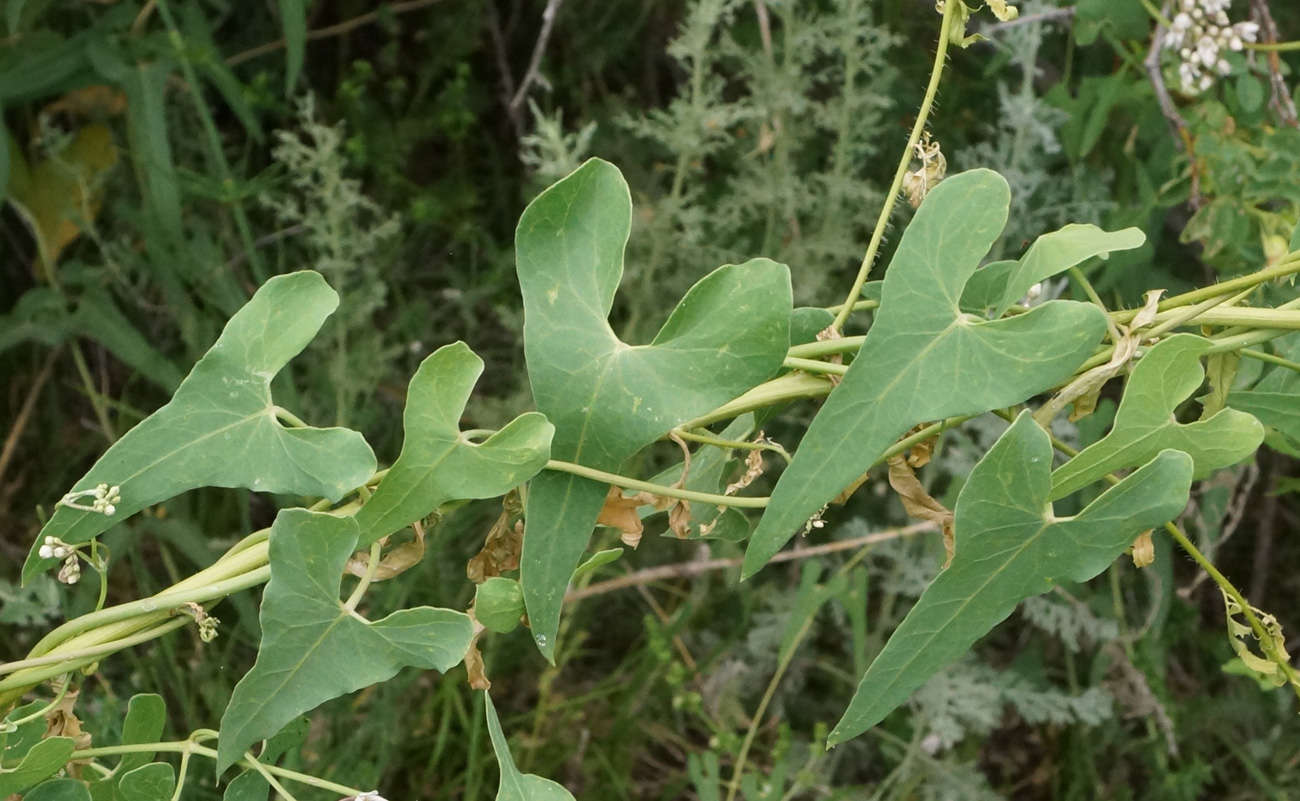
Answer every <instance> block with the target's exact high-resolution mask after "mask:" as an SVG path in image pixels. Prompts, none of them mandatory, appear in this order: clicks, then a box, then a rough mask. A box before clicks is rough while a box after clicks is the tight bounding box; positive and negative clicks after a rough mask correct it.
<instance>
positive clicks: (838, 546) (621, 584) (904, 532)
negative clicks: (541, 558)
mask: <svg viewBox="0 0 1300 801" xmlns="http://www.w3.org/2000/svg"><path fill="white" fill-rule="evenodd" d="M938 529H939V527H938V526H936V525H935V524H934V523H929V522H926V523H914V524H912V525H910V526H902V527H901V528H891V529H886V530H885V531H877V532H875V533H874V534H866V535H864V536H861V537H854V538H853V539H851V540H839V541H836V542H828V543H826V544H824V545H813V546H811V547H808V548H803V549H802V550H798V551H783V552H782V553H779V554H777V555H776V556H774V557H772V560H771V561H772V562H789V561H791V560H794V559H807V558H808V557H812V556H825V555H826V554H830V553H838V552H840V551H851V550H853V549H854V548H861V547H863V546H866V545H875V544H876V543H878V542H886V541H888V540H894V539H898V538H899V537H908V536H911V535H913V534H923V533H925V532H928V531H938ZM743 562H744V559H743V558H742V557H735V558H732V559H705V560H701V561H698V562H679V563H677V564H672V565H663V566H660V567H651V568H647V569H645V570H638V571H636V572H635V573H629V574H627V575H626V576H619V577H618V578H614V579H608V580H606V581H598V582H596V583H595V584H590V585H588V586H586V587H582V588H581V589H574V590H570V591H569V593H568V594H566V595H565V596H564V602H565V603H570V602H573V601H580V600H582V599H583V598H590V597H592V596H594V595H604V594H605V593H607V592H614V591H615V590H623V589H627V588H628V587H639V586H641V585H643V584H652V583H654V582H656V581H667V580H668V579H675V578H690V577H693V576H699V575H703V574H705V573H711V572H713V571H714V570H726V569H727V568H731V567H740V565H741V563H743Z"/></svg>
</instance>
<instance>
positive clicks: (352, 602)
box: [343, 540, 384, 612]
mask: <svg viewBox="0 0 1300 801" xmlns="http://www.w3.org/2000/svg"><path fill="white" fill-rule="evenodd" d="M383 549H384V545H383V542H382V541H380V540H376V541H374V542H372V543H370V560H369V561H367V562H366V572H365V573H364V574H362V576H361V580H360V581H358V582H357V586H356V588H355V589H353V590H352V594H351V595H349V596H348V600H347V602H346V603H344V604H343V608H344V609H347V610H348V612H355V611H357V604H359V603H361V599H362V598H363V597H365V594H366V590H368V589H370V582H372V581H374V580H375V574H376V573H378V572H379V557H380V554H381V553H382V552H383Z"/></svg>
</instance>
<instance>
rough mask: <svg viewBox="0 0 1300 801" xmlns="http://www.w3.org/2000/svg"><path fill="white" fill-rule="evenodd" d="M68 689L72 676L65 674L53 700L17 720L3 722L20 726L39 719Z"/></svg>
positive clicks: (65, 694)
mask: <svg viewBox="0 0 1300 801" xmlns="http://www.w3.org/2000/svg"><path fill="white" fill-rule="evenodd" d="M70 689H72V676H67V677H66V678H65V680H64V681H63V684H62V685H61V686H60V687H59V691H58V692H57V693H55V695H54V700H53V701H50V702H49V703H48V704H46V705H45V706H43V707H41V708H40V709H38V710H36V711H35V712H33V713H31V714H30V715H24V716H23V717H21V718H18V719H17V720H7V721H5V723H6V724H7V725H8V726H15V727H16V726H21V725H23V724H24V723H31V722H32V721H33V720H40V719H41V718H43V717H45V713H46V712H49V711H50V710H51V709H53V708H54V707H56V706H58V705H59V702H60V701H62V700H63V699H64V697H65V696H67V694H68V690H70Z"/></svg>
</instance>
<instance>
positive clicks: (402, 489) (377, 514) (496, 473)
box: [356, 342, 555, 548]
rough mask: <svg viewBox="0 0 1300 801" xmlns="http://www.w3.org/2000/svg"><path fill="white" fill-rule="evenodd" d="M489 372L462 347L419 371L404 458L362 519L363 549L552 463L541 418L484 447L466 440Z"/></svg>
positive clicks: (516, 425)
mask: <svg viewBox="0 0 1300 801" xmlns="http://www.w3.org/2000/svg"><path fill="white" fill-rule="evenodd" d="M482 374H483V360H482V359H480V358H479V357H478V356H476V355H474V352H473V351H471V350H470V349H469V346H468V345H466V344H465V343H463V342H456V343H453V344H451V345H447V346H445V347H442V348H439V349H438V350H437V351H436V352H434V353H433V354H431V355H430V356H429V358H427V359H425V360H424V363H422V364H421V365H420V369H419V370H417V371H416V372H415V376H414V377H413V378H412V379H411V386H410V388H409V389H408V390H407V396H406V412H405V413H404V414H403V417H402V421H403V423H404V424H405V427H406V441H405V442H404V443H403V444H402V453H401V455H400V456H399V457H398V458H397V462H396V463H394V464H393V466H392V468H390V469H389V471H388V475H386V476H385V477H384V480H383V481H382V482H380V484H379V489H377V490H375V494H374V495H373V496H372V497H371V498H370V500H369V501H367V502H366V505H365V506H364V507H362V509H361V511H359V512H357V515H356V520H357V525H358V526H359V527H360V528H361V542H360V545H361V547H363V548H364V547H366V546H368V545H369V544H370V543H372V542H374V541H375V540H377V539H379V538H380V537H386V536H388V535H389V534H392V533H393V532H394V531H398V530H399V529H402V528H404V527H405V526H408V525H410V524H411V523H412V522H414V521H416V520H419V519H421V518H423V517H425V516H426V515H428V514H429V513H430V512H432V511H433V510H435V509H437V508H438V507H439V506H441V505H442V504H444V503H446V502H447V501H450V500H467V499H471V498H494V497H496V496H498V495H504V494H505V493H507V492H509V491H510V490H511V489H513V488H514V487H517V486H519V485H520V484H522V483H523V482H525V481H527V480H528V479H530V478H532V477H533V476H534V475H536V474H537V471H538V470H541V469H542V467H544V466H545V465H546V460H547V459H549V458H550V446H551V436H552V434H554V432H555V429H554V427H553V426H551V424H550V423H548V422H547V421H546V418H545V417H543V416H542V415H540V414H538V413H536V412H531V413H529V414H525V415H523V416H521V417H518V418H516V419H514V420H512V421H511V422H510V424H509V425H507V426H506V427H505V428H503V429H501V430H500V431H498V432H497V433H495V434H493V435H492V436H491V437H490V438H489V439H488V440H487V441H486V442H483V443H482V444H477V443H473V442H470V441H468V440H466V439H465V438H464V437H462V436H461V433H460V417H461V415H462V414H463V413H464V411H465V404H466V402H467V401H469V396H470V393H471V392H473V391H474V384H475V382H476V381H478V377H479V376H480V375H482Z"/></svg>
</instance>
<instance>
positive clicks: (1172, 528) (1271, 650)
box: [1165, 522, 1300, 697]
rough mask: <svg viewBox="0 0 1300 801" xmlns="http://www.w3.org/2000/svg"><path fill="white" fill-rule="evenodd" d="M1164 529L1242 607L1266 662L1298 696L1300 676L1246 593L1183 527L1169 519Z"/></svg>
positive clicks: (1243, 614) (1242, 612)
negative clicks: (1198, 546) (1204, 552)
mask: <svg viewBox="0 0 1300 801" xmlns="http://www.w3.org/2000/svg"><path fill="white" fill-rule="evenodd" d="M1165 531H1168V532H1169V536H1171V537H1173V538H1174V541H1175V542H1177V543H1178V544H1179V545H1181V546H1182V548H1183V550H1184V551H1187V554H1188V556H1190V557H1192V559H1193V560H1194V561H1195V562H1196V564H1198V565H1200V566H1201V569H1202V570H1204V571H1205V572H1206V573H1207V574H1208V575H1209V577H1210V578H1211V579H1212V580H1213V581H1214V583H1215V584H1218V585H1219V589H1221V590H1223V592H1224V593H1225V594H1226V595H1228V596H1229V597H1230V598H1232V600H1233V601H1235V602H1236V603H1237V606H1238V607H1240V609H1241V616H1242V617H1244V618H1246V622H1247V623H1249V624H1250V630H1251V631H1252V632H1254V634H1255V639H1257V640H1259V647H1260V650H1262V651H1263V652H1264V654H1265V655H1266V656H1268V658H1269V661H1271V662H1272V663H1273V664H1275V665H1277V666H1278V668H1279V669H1281V671H1282V675H1283V676H1285V677H1286V679H1287V683H1288V684H1290V685H1291V689H1292V690H1294V691H1295V694H1296V696H1297V697H1300V679H1298V678H1297V677H1296V670H1295V668H1293V667H1291V662H1290V661H1289V660H1287V659H1286V658H1285V657H1283V656H1282V654H1280V653H1278V651H1277V646H1276V645H1275V644H1274V642H1273V638H1272V636H1270V635H1269V633H1268V631H1267V630H1266V629H1265V628H1264V624H1263V623H1261V622H1260V620H1259V618H1258V617H1257V616H1256V615H1255V610H1254V609H1253V608H1252V607H1251V605H1250V603H1249V602H1248V601H1247V600H1246V596H1244V595H1242V594H1241V590H1239V589H1237V587H1236V586H1235V585H1234V584H1233V583H1232V582H1231V581H1229V580H1228V578H1227V576H1224V575H1223V574H1222V573H1220V572H1219V569H1218V568H1217V567H1215V566H1214V563H1213V562H1211V561H1210V560H1209V559H1206V558H1205V555H1204V554H1202V553H1201V552H1200V550H1199V549H1197V547H1196V546H1195V545H1193V544H1192V541H1191V540H1190V539H1189V538H1188V537H1187V535H1186V534H1184V533H1183V531H1182V529H1180V528H1179V527H1178V526H1176V525H1174V524H1173V523H1172V522H1170V523H1165Z"/></svg>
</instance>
